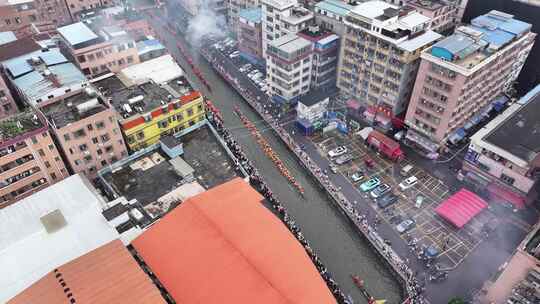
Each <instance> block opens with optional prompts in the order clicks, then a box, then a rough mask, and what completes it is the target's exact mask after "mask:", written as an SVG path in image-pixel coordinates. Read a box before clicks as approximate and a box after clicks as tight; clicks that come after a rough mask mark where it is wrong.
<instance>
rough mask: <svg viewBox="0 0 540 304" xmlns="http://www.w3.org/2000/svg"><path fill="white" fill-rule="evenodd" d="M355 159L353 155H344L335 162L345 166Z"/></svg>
mask: <svg viewBox="0 0 540 304" xmlns="http://www.w3.org/2000/svg"><path fill="white" fill-rule="evenodd" d="M353 158H354V157H353V156H352V155H351V154H344V155H341V156H340V157H338V158H336V160H335V162H336V164H337V165H343V164H346V163H348V162H350V161H351V160H353Z"/></svg>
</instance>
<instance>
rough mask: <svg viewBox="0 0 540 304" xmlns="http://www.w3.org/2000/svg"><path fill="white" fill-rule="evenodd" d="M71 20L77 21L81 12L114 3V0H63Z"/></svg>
mask: <svg viewBox="0 0 540 304" xmlns="http://www.w3.org/2000/svg"><path fill="white" fill-rule="evenodd" d="M65 3H66V5H67V8H68V10H69V15H70V17H71V20H73V21H78V20H80V19H81V14H82V13H84V12H87V11H90V10H95V9H98V8H105V7H108V6H112V5H114V4H115V3H114V0H65Z"/></svg>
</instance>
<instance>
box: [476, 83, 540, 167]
mask: <svg viewBox="0 0 540 304" xmlns="http://www.w3.org/2000/svg"><path fill="white" fill-rule="evenodd" d="M518 104H519V105H521V106H520V107H519V108H516V109H514V108H512V107H510V108H508V109H507V110H506V111H508V112H509V113H508V114H509V116H507V117H506V118H505V119H504V120H503V121H501V122H500V123H498V124H495V123H494V124H491V123H489V124H488V125H486V126H485V127H484V128H486V129H487V130H490V131H489V133H488V134H487V135H485V136H484V137H483V139H484V140H485V141H486V142H488V143H490V144H492V145H495V146H497V147H499V148H500V149H502V150H504V151H506V152H508V153H510V154H512V155H515V156H516V157H518V158H520V159H522V160H524V161H525V162H527V163H528V162H530V161H532V160H533V158H534V157H536V156H537V154H538V153H539V152H540V120H539V118H538V113H540V85H537V86H536V88H535V89H533V90H532V91H531V94H528V95H526V96H525V97H523V98H522V99H521V100H520V101H519V102H518ZM506 111H505V113H506ZM508 114H507V115H508ZM502 115H504V113H503V114H502ZM501 156H503V155H501ZM503 157H504V156H503Z"/></svg>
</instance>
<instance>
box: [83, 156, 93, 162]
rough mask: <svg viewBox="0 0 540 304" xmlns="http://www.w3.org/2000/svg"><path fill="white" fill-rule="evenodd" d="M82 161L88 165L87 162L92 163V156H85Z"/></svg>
mask: <svg viewBox="0 0 540 304" xmlns="http://www.w3.org/2000/svg"><path fill="white" fill-rule="evenodd" d="M83 159H84V163H85V164H88V163H89V162H91V161H92V155H86V156H85V157H84V158H83Z"/></svg>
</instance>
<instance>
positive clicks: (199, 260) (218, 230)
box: [132, 178, 336, 304]
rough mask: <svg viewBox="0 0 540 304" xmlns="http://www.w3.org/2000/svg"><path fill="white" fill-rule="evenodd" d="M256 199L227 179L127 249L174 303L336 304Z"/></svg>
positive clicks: (293, 243)
mask: <svg viewBox="0 0 540 304" xmlns="http://www.w3.org/2000/svg"><path fill="white" fill-rule="evenodd" d="M262 200H263V197H262V196H261V195H260V194H259V193H258V192H257V191H255V190H254V189H253V188H251V186H250V185H249V184H248V183H247V182H245V181H244V180H242V179H240V178H236V179H233V180H231V181H229V182H227V183H225V184H222V185H219V186H217V187H214V188H212V189H210V190H208V191H206V192H204V193H201V194H199V195H197V196H194V197H192V198H190V199H188V200H187V201H186V202H184V203H183V204H182V205H180V206H179V207H177V208H176V209H174V210H173V211H171V212H170V213H169V214H167V215H166V216H165V217H164V218H163V219H161V221H159V222H157V223H156V224H154V225H153V226H152V227H150V228H149V229H148V230H147V231H145V232H144V233H143V234H142V235H141V236H139V237H138V238H137V239H135V241H134V242H133V243H132V244H133V247H134V248H135V250H136V251H137V252H138V253H139V255H140V256H141V257H142V259H143V260H144V261H145V263H146V264H147V265H148V266H149V268H150V269H151V270H152V272H154V273H155V275H156V277H157V278H158V279H159V280H160V282H161V283H162V284H163V286H164V287H165V288H166V289H167V291H169V293H170V294H171V296H172V298H173V299H174V300H175V301H176V302H177V303H209V304H210V303H259V304H266V303H272V304H275V303H320V304H329V303H336V300H335V298H334V297H333V296H332V294H331V293H330V291H329V290H328V287H327V286H326V284H325V283H324V281H323V279H322V278H321V276H320V275H319V273H318V272H317V269H316V268H315V266H314V265H313V263H312V262H311V260H310V258H309V257H308V255H307V254H306V252H305V250H304V249H303V248H302V246H301V245H300V243H299V242H298V241H297V240H296V239H295V238H294V236H293V235H292V233H291V232H290V231H289V230H288V229H287V228H286V227H285V225H283V223H281V221H280V220H279V219H278V218H277V217H276V216H275V215H274V214H272V213H271V212H270V211H269V210H268V209H266V208H265V207H264V205H263V204H262ZM171 231H181V232H182V233H171ZM186 244H189V246H186ZM209 290H211V291H212V292H208V291H209Z"/></svg>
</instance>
